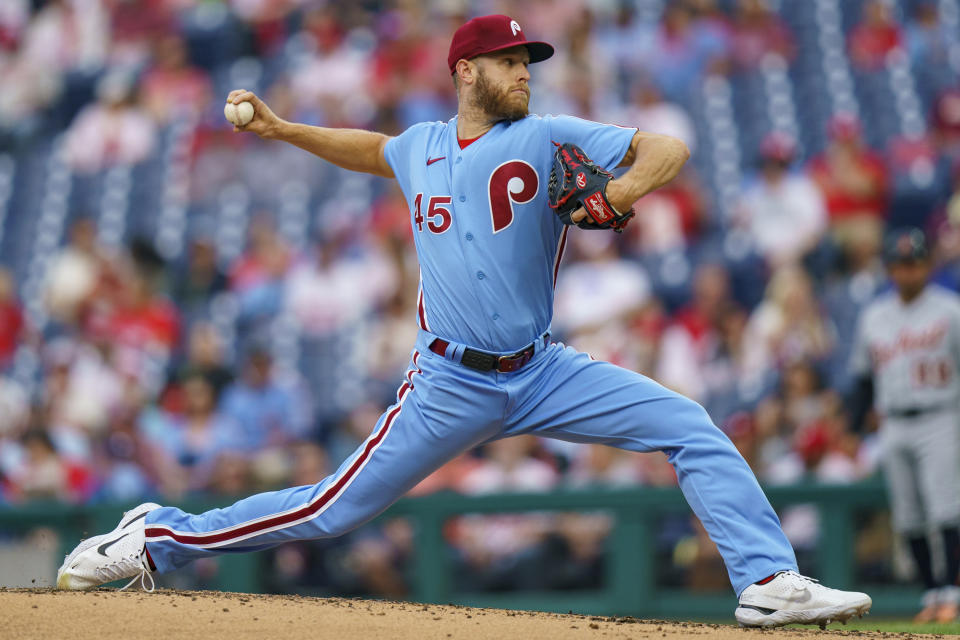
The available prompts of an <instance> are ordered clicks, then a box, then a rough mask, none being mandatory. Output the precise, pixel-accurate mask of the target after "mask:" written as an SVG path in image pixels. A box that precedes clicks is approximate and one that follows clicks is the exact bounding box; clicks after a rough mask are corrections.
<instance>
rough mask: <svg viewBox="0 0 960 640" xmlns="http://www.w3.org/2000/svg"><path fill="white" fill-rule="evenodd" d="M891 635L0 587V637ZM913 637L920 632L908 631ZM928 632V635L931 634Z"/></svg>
mask: <svg viewBox="0 0 960 640" xmlns="http://www.w3.org/2000/svg"><path fill="white" fill-rule="evenodd" d="M814 634H817V635H824V634H829V635H835V636H840V635H846V636H858V637H864V638H886V637H891V636H898V637H902V636H899V634H889V633H869V632H862V631H844V630H842V629H841V630H836V631H830V630H828V631H825V632H823V631H819V630H817V629H816V628H814V629H811V630H806V629H803V630H793V629H790V630H785V629H776V630H773V631H760V630H751V629H739V628H737V627H732V626H724V625H715V624H714V625H711V624H698V623H689V622H663V621H650V620H637V619H635V618H599V617H591V616H580V615H558V614H553V613H535V612H526V611H504V610H502V609H472V608H468V607H454V606H439V605H422V604H414V603H409V602H382V601H376V600H344V599H341V598H305V597H299V596H267V595H251V594H241V593H221V592H215V591H157V592H155V593H143V592H133V591H124V592H119V591H115V590H106V589H104V590H99V591H89V592H85V593H76V592H62V591H54V590H52V589H6V590H0V638H4V639H5V640H15V639H16V640H20V639H25V638H31V639H32V638H40V639H42V640H50V639H51V638H70V639H71V640H111V639H113V638H123V639H128V638H163V639H164V640H179V639H187V638H189V639H191V640H199V639H203V640H207V639H211V638H229V639H230V640H246V639H247V638H269V639H270V640H281V639H285V638H311V639H327V638H331V639H334V638H335V639H337V640H342V639H344V638H361V639H367V638H390V639H394V638H396V639H399V640H406V639H407V638H410V639H413V638H416V639H418V640H419V639H421V638H438V639H440V640H447V639H452V640H456V639H461V640H464V639H467V638H469V639H474V638H476V639H480V640H484V639H487V638H490V639H493V638H496V639H502V638H524V639H527V638H545V639H549V640H566V639H568V638H595V639H599V638H652V639H658V638H674V639H675V638H681V637H684V638H688V637H698V638H702V639H703V640H713V639H717V640H726V639H727V638H737V639H740V640H745V639H751V638H752V639H755V640H759V636H760V635H764V636H767V637H771V640H789V639H791V638H806V639H807V640H810V638H811V637H812V635H814ZM911 637H917V638H919V637H921V636H911ZM931 637H933V636H931Z"/></svg>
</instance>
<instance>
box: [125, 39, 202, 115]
mask: <svg viewBox="0 0 960 640" xmlns="http://www.w3.org/2000/svg"><path fill="white" fill-rule="evenodd" d="M140 91H141V95H142V97H143V103H144V107H145V108H146V109H147V111H149V112H150V114H151V115H152V116H153V117H154V119H155V120H156V121H157V122H160V123H166V122H169V121H170V120H171V119H172V118H173V117H176V116H178V115H183V114H184V113H190V114H192V115H194V116H197V115H199V114H201V113H203V110H204V109H205V108H206V106H207V104H208V103H209V102H210V98H211V95H212V93H213V89H212V87H211V86H210V78H208V77H207V74H206V73H204V72H203V71H202V70H201V69H198V68H196V67H192V66H190V61H189V60H188V59H187V47H186V45H185V44H184V42H183V40H182V39H181V38H180V36H177V35H169V36H166V37H164V38H161V39H160V40H159V41H158V42H157V44H156V45H155V47H154V65H153V67H151V68H150V69H149V70H148V71H147V72H146V73H145V74H144V76H143V80H142V81H141V90H140Z"/></svg>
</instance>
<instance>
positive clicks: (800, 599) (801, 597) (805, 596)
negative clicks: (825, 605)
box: [767, 589, 813, 604]
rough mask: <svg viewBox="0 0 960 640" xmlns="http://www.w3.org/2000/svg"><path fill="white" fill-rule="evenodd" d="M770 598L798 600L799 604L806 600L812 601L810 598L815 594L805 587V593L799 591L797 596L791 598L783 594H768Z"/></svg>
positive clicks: (789, 600)
mask: <svg viewBox="0 0 960 640" xmlns="http://www.w3.org/2000/svg"><path fill="white" fill-rule="evenodd" d="M767 597H768V598H776V599H777V600H783V601H784V602H796V603H797V604H803V603H804V602H810V599H811V598H812V597H813V595H812V594H811V593H810V591H809V590H807V589H804V590H803V593H799V594H797V595H796V596H793V597H791V598H784V597H783V596H767Z"/></svg>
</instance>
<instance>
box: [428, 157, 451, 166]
mask: <svg viewBox="0 0 960 640" xmlns="http://www.w3.org/2000/svg"><path fill="white" fill-rule="evenodd" d="M446 158H447V156H440V157H439V158H427V166H428V167H429V166H430V165H432V164H433V163H434V162H440V161H441V160H446Z"/></svg>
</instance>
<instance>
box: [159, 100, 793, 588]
mask: <svg viewBox="0 0 960 640" xmlns="http://www.w3.org/2000/svg"><path fill="white" fill-rule="evenodd" d="M634 131H635V129H623V128H620V127H615V126H610V125H602V124H596V123H592V122H587V121H584V120H579V119H577V118H570V117H557V118H554V117H549V116H548V117H542V118H541V117H538V116H528V117H527V118H524V119H523V120H519V121H517V122H512V123H507V122H502V123H500V124H497V125H495V126H494V127H493V129H491V130H490V131H488V132H487V133H486V134H484V135H483V136H482V137H481V138H479V139H478V140H476V141H475V142H473V143H472V144H471V145H469V146H468V147H467V148H466V149H463V150H461V149H460V146H459V144H458V141H457V137H456V136H457V133H456V118H454V119H453V120H450V121H449V122H447V123H443V122H435V123H427V124H419V125H416V126H414V127H411V128H410V129H408V130H407V131H406V132H404V133H403V134H402V135H400V136H399V137H397V138H394V139H392V140H391V141H390V142H388V143H387V146H386V157H387V162H389V164H390V166H391V167H392V168H393V170H394V173H395V174H396V176H397V179H398V180H399V181H400V186H401V187H402V189H403V191H404V193H405V195H406V197H407V201H408V202H409V203H410V210H411V220H412V223H413V233H414V237H415V238H416V245H417V252H418V254H419V257H420V264H421V287H420V293H421V295H420V304H419V310H418V315H419V318H418V320H419V322H420V326H421V331H420V332H419V333H418V335H417V343H416V346H415V348H414V350H413V352H412V354H411V360H410V368H409V369H408V370H407V373H406V375H404V376H403V379H402V383H401V385H400V388H399V389H398V390H397V401H396V403H394V404H393V405H392V406H391V407H389V408H388V409H387V410H386V411H385V412H384V413H383V415H382V416H380V419H379V421H378V422H377V424H376V426H375V427H374V429H373V431H372V432H371V433H370V436H369V437H368V438H367V439H366V440H365V441H364V442H363V443H362V444H361V445H360V446H359V447H358V448H357V450H356V451H355V452H354V453H353V455H351V456H350V457H349V458H347V459H346V460H344V461H343V463H342V464H341V465H340V467H339V468H338V469H337V471H336V472H335V473H333V474H331V475H330V476H328V477H327V478H324V479H323V480H321V481H320V482H318V483H317V484H315V485H310V486H302V487H292V488H289V489H284V490H282V491H274V492H268V493H261V494H257V495H254V496H251V497H249V498H246V499H244V500H240V501H239V502H236V503H234V504H233V505H231V506H229V507H226V508H223V509H213V510H211V511H207V512H205V513H201V514H197V515H194V514H190V513H186V512H184V511H182V510H180V509H178V508H175V507H161V508H159V509H155V510H153V511H150V512H149V513H148V514H147V515H146V517H145V518H144V521H145V523H146V528H145V532H144V535H145V540H146V543H145V544H146V549H147V552H148V556H149V562H151V563H152V564H153V566H155V567H156V569H157V571H158V572H160V573H164V572H167V571H171V570H173V569H176V568H177V567H182V566H184V565H185V564H187V563H188V562H190V561H192V560H195V559H197V558H201V557H205V556H210V555H215V554H218V553H236V552H240V551H253V550H257V549H265V548H268V547H272V546H274V545H277V544H280V543H282V542H286V541H289V540H304V539H312V538H325V537H332V536H337V535H341V534H343V533H345V532H347V531H350V530H351V529H353V528H355V527H357V526H359V525H360V524H362V523H364V522H367V521H369V520H370V519H371V518H373V517H374V516H376V515H377V514H378V513H380V512H382V511H383V510H384V509H386V508H387V506H388V505H390V504H391V503H392V502H393V501H394V500H396V499H397V498H398V497H399V496H401V495H402V494H403V493H405V492H406V491H407V490H408V489H410V488H411V487H413V486H414V485H416V484H417V483H418V482H420V481H421V480H422V479H423V478H425V477H426V476H427V475H428V474H430V473H431V472H432V471H434V470H435V469H437V468H438V467H439V466H440V465H442V464H443V463H445V462H446V461H448V460H451V459H453V458H454V457H456V456H457V455H459V454H460V453H462V452H463V451H466V450H468V449H470V448H471V447H475V446H477V445H480V444H483V443H484V442H490V441H492V440H496V439H498V438H503V437H509V436H514V435H520V434H535V435H539V436H544V437H549V438H558V439H561V440H568V441H572V442H589V443H597V444H605V445H611V446H615V447H621V448H623V449H628V450H631V451H654V450H659V451H664V452H666V453H667V455H668V459H669V460H670V462H671V464H672V465H673V467H674V469H676V471H677V479H678V482H679V484H680V487H681V489H682V490H683V493H684V495H685V496H686V497H687V500H688V501H689V502H690V505H691V507H693V509H694V511H695V512H696V514H697V516H698V517H699V518H700V520H701V522H703V525H704V527H705V528H706V530H707V531H708V532H709V534H710V537H711V539H713V540H714V541H715V542H716V543H717V548H718V549H719V550H720V553H721V554H722V555H723V559H724V562H725V563H726V566H727V571H728V574H729V576H730V582H731V584H732V585H733V587H734V589H735V591H736V592H737V594H740V593H741V592H742V591H743V590H744V589H745V588H746V587H747V586H748V585H750V584H751V583H753V582H755V581H757V580H759V579H760V578H764V577H766V576H769V575H771V574H773V573H774V572H776V571H779V570H784V569H792V570H795V569H796V558H795V557H794V554H793V550H792V549H791V548H790V543H789V542H788V541H787V539H786V537H785V536H784V535H783V532H782V531H781V529H780V522H779V520H778V519H777V515H776V513H774V511H773V509H772V508H771V507H770V504H769V502H767V500H766V497H765V496H764V495H763V492H762V490H761V489H760V487H759V485H758V484H757V481H756V479H755V478H754V477H753V474H752V472H751V471H750V467H749V466H747V464H746V462H745V461H744V460H743V458H742V457H741V456H740V454H739V453H738V452H737V449H736V447H734V445H733V443H732V442H730V440H729V439H728V438H727V437H726V436H725V435H724V434H723V433H722V432H721V431H720V430H719V429H717V428H716V426H714V425H713V423H712V422H711V421H710V417H709V416H708V415H707V414H706V412H705V411H704V410H703V408H702V407H700V406H699V405H697V404H696V403H695V402H693V401H692V400H689V399H687V398H684V397H683V396H680V395H679V394H677V393H675V392H673V391H670V390H669V389H666V388H664V387H662V386H660V385H659V384H657V383H656V382H654V381H653V380H650V379H649V378H646V377H644V376H642V375H640V374H638V373H635V372H633V371H628V370H627V369H622V368H620V367H617V366H614V365H612V364H610V363H607V362H601V361H597V360H594V359H593V358H591V357H589V356H588V355H586V354H583V353H579V352H577V351H576V350H575V349H573V348H571V347H565V346H564V345H562V344H554V343H549V342H547V341H544V340H537V341H536V343H535V349H534V351H535V353H534V355H533V356H532V357H531V358H530V360H529V361H528V362H527V363H526V364H525V365H524V366H523V367H521V368H519V369H518V370H514V371H511V372H503V371H497V370H491V371H477V370H474V369H471V368H469V367H466V366H463V365H462V364H461V363H460V361H459V360H458V357H457V355H456V353H452V352H451V351H450V350H449V349H448V350H447V351H446V352H445V353H444V354H443V355H440V354H439V353H437V352H435V351H434V350H433V348H432V347H431V345H432V344H433V341H434V339H435V338H434V336H441V337H443V338H444V339H446V340H448V341H454V342H457V343H459V345H460V346H463V345H469V346H472V347H475V348H478V349H484V350H487V351H492V352H510V351H516V350H519V349H520V348H522V347H524V346H526V345H528V344H530V343H531V342H533V341H534V339H535V338H536V337H538V336H539V335H541V334H542V333H543V332H544V331H545V330H546V329H547V328H548V327H549V325H550V318H551V315H552V307H553V283H554V278H555V276H556V269H557V265H558V260H559V257H560V254H561V252H562V243H563V238H564V233H565V229H566V227H564V226H563V224H562V223H561V222H560V220H559V218H557V216H556V215H555V214H554V213H553V211H551V210H550V208H549V207H548V206H547V193H546V192H547V180H548V179H549V175H550V168H551V164H552V158H553V150H554V147H553V145H552V144H551V141H553V140H555V141H557V142H573V143H575V144H577V145H578V146H580V147H581V148H583V149H584V151H585V152H586V153H587V154H588V155H589V156H590V157H591V158H593V160H594V161H596V162H597V163H598V164H599V165H602V166H604V167H606V168H608V169H609V168H612V167H614V166H615V165H616V164H618V163H619V162H620V160H621V159H622V158H623V156H624V154H625V153H626V151H627V148H628V146H629V144H630V140H631V138H632V137H633V134H634ZM581 233H594V232H592V231H582V232H581ZM444 597H445V596H444Z"/></svg>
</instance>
